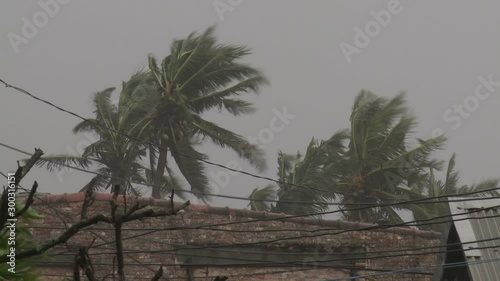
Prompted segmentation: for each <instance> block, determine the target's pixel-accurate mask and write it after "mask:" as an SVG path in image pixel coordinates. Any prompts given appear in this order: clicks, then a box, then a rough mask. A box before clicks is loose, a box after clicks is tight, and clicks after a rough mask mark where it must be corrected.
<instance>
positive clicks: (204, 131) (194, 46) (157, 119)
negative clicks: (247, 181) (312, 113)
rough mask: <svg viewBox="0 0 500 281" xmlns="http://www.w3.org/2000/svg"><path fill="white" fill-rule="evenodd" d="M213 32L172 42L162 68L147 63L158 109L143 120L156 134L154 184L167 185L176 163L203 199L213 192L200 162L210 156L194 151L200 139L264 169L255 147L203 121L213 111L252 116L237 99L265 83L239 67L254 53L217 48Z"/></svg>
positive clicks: (237, 48)
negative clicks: (171, 164)
mask: <svg viewBox="0 0 500 281" xmlns="http://www.w3.org/2000/svg"><path fill="white" fill-rule="evenodd" d="M213 32H214V28H213V27H212V28H209V29H207V30H206V31H205V32H203V33H201V34H196V33H192V34H190V35H189V36H188V37H187V38H186V39H183V40H176V41H174V42H173V44H172V45H171V48H170V51H171V54H170V55H169V56H167V57H166V58H165V59H163V61H162V62H161V64H159V65H158V63H157V62H156V60H155V59H154V58H153V57H152V56H150V57H149V70H150V75H151V79H152V81H153V84H154V87H155V88H154V90H152V91H150V92H148V93H147V100H148V101H149V102H151V101H153V103H154V104H156V106H154V107H151V108H150V112H149V113H148V114H147V115H146V116H145V117H144V118H145V120H146V122H145V126H148V127H151V128H154V130H150V131H154V134H152V135H150V139H149V142H150V143H152V144H153V145H152V146H150V147H149V148H148V150H149V156H150V163H151V167H150V168H151V172H152V175H153V176H152V179H153V183H154V184H155V185H159V184H160V183H161V182H162V181H163V180H162V178H163V174H164V173H165V172H166V171H167V170H168V161H167V160H168V159H169V158H170V157H172V158H173V160H174V161H175V163H176V164H177V167H178V168H179V170H180V172H181V173H182V175H183V176H184V178H185V179H186V180H187V182H188V183H189V184H190V185H191V190H192V191H193V192H194V193H195V195H196V196H197V197H198V198H202V199H206V198H207V197H206V195H205V193H206V192H208V191H209V190H210V189H209V186H208V179H207V177H206V175H205V173H204V163H203V162H202V161H201V160H205V159H207V155H205V154H204V153H201V152H199V151H197V150H196V149H195V145H196V141H197V140H198V139H200V138H201V140H203V139H205V138H208V139H210V140H211V141H212V142H213V143H215V144H217V145H219V146H221V147H228V148H231V149H232V150H234V151H235V152H236V153H238V155H239V156H240V157H242V158H244V159H247V160H248V161H249V162H250V163H251V164H252V165H253V166H254V167H256V168H257V169H258V170H259V171H263V170H264V169H265V161H264V158H263V153H262V151H260V150H259V149H258V148H257V147H256V146H255V145H251V144H250V143H249V142H248V141H246V140H245V139H244V138H243V137H241V136H240V135H238V134H236V133H234V132H232V131H229V130H227V129H224V128H222V127H220V126H218V125H217V124H215V123H213V122H210V121H208V120H206V119H204V118H203V117H202V114H203V113H205V112H207V111H210V110H212V109H218V110H219V111H221V110H222V109H225V110H226V111H227V112H228V113H230V114H232V115H234V116H238V115H240V114H247V113H251V112H254V108H253V107H252V104H251V103H250V102H247V101H244V100H241V99H239V98H238V97H239V96H241V95H242V94H246V93H249V92H254V93H257V92H258V89H259V87H260V86H261V85H263V84H265V83H267V80H266V79H265V78H264V77H263V75H262V74H261V73H260V72H259V71H258V70H256V69H254V68H252V67H250V66H248V65H246V64H243V63H241V62H239V60H240V59H241V58H243V57H244V56H246V55H248V54H249V53H250V52H249V50H248V49H247V48H245V47H242V46H233V45H221V44H217V42H216V38H215V37H214V34H213ZM152 196H153V197H154V198H158V197H159V196H160V189H159V188H153V192H152Z"/></svg>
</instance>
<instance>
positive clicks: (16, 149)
mask: <svg viewBox="0 0 500 281" xmlns="http://www.w3.org/2000/svg"><path fill="white" fill-rule="evenodd" d="M0 146H3V147H5V148H7V149H11V150H13V151H17V152H19V153H21V154H24V155H31V153H29V152H27V151H25V150H22V149H19V148H16V147H13V146H11V145H7V144H5V143H2V142H0ZM46 161H47V162H51V163H54V164H57V165H60V166H64V167H67V168H69V169H74V170H77V171H80V172H83V173H87V174H92V175H98V176H103V177H107V178H109V179H115V180H121V181H126V182H128V183H135V184H138V185H142V186H147V187H158V188H162V186H159V185H154V184H150V183H143V182H138V181H133V180H128V179H124V178H119V177H112V176H110V175H105V174H101V173H98V172H93V171H89V170H85V169H83V168H79V167H75V166H72V165H69V164H65V163H57V162H55V161H51V160H46ZM178 190H179V191H182V192H186V193H191V194H199V195H207V196H212V197H221V198H229V199H235V200H243V201H262V202H271V203H272V202H274V203H277V202H280V203H290V204H306V205H308V204H322V205H328V206H368V207H367V208H375V207H385V206H389V205H392V204H400V203H402V204H406V203H411V204H446V203H448V202H463V201H468V199H455V200H446V201H430V200H433V199H444V198H447V197H461V196H468V195H475V194H481V193H485V192H493V191H497V190H500V188H492V189H487V190H483V191H473V192H468V193H461V194H450V195H442V196H436V197H426V198H422V199H416V200H410V201H393V202H385V203H384V204H380V203H376V204H373V203H363V202H360V203H318V202H304V201H286V200H267V199H259V200H253V199H249V198H245V197H239V196H231V195H223V194H214V193H202V192H194V191H191V190H187V189H178ZM476 200H489V198H488V197H482V198H481V197H478V199H476ZM427 201H429V202H427ZM353 210H355V209H344V210H343V211H344V212H348V211H353Z"/></svg>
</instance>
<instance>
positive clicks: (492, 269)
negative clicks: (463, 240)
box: [466, 209, 500, 281]
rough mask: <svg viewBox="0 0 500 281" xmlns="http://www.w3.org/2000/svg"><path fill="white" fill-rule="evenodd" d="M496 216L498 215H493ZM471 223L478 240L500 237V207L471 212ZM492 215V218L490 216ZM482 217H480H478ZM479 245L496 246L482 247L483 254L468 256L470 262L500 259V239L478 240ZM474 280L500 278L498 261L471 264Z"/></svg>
mask: <svg viewBox="0 0 500 281" xmlns="http://www.w3.org/2000/svg"><path fill="white" fill-rule="evenodd" d="M492 216H496V217H492ZM468 217H469V218H470V224H471V226H472V230H473V232H474V236H475V237H476V240H486V239H494V238H499V237H500V211H499V210H498V209H489V210H486V211H484V210H482V211H479V210H478V212H474V213H472V214H469V215H468ZM488 217H490V218H488ZM478 218H480V219H478ZM477 246H478V247H479V248H482V247H496V248H489V249H481V250H480V253H481V256H479V257H478V256H468V255H467V252H466V256H467V260H468V261H469V262H474V261H481V260H490V259H500V239H496V240H492V241H485V242H478V243H477ZM469 268H470V271H471V274H472V276H473V279H474V281H476V280H477V281H481V280H500V266H499V264H498V262H487V263H479V264H475V265H471V266H469Z"/></svg>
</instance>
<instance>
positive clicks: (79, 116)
mask: <svg viewBox="0 0 500 281" xmlns="http://www.w3.org/2000/svg"><path fill="white" fill-rule="evenodd" d="M0 82H2V83H3V84H4V85H5V87H7V88H12V89H14V90H16V91H18V92H20V93H22V94H25V95H27V96H29V97H31V98H33V99H35V100H37V101H40V102H43V103H45V104H47V105H49V106H51V107H53V108H56V109H57V110H59V111H62V112H64V113H67V114H70V115H71V116H74V117H76V118H78V119H81V120H83V121H85V122H88V123H91V124H94V125H96V126H99V127H101V128H104V129H106V130H108V131H110V132H114V133H117V134H120V135H123V136H125V137H127V138H129V139H131V140H134V141H136V142H139V143H143V144H147V145H150V146H152V147H156V148H160V149H163V150H170V151H172V152H175V153H176V154H178V155H181V156H183V157H186V158H190V159H193V160H197V161H200V162H203V163H205V164H208V165H212V166H216V167H220V168H223V169H226V170H229V171H232V172H236V173H240V174H244V175H247V176H250V177H254V178H258V179H263V180H267V181H271V182H274V183H276V184H285V185H289V186H295V187H300V188H305V189H309V190H315V191H320V192H326V193H329V192H331V191H329V190H324V189H321V188H316V187H311V186H304V185H300V184H295V183H287V182H282V181H279V180H275V179H273V178H270V177H266V176H260V175H256V174H252V173H249V172H246V171H242V170H238V169H233V168H231V167H228V166H225V165H222V164H218V163H215V162H212V161H209V160H206V159H202V158H198V157H194V156H191V155H189V154H185V153H182V152H179V151H175V150H173V149H171V148H167V147H162V146H160V145H157V144H154V143H151V142H149V141H144V140H141V139H138V138H136V137H134V136H130V135H128V134H125V133H123V132H120V131H117V130H115V129H111V128H108V127H106V126H103V125H101V124H99V123H96V122H93V121H92V120H89V119H87V118H85V117H83V116H81V115H79V114H77V113H74V112H72V111H69V110H66V109H64V108H62V107H60V106H57V105H55V104H54V103H52V102H50V101H47V100H45V99H42V98H39V97H37V96H35V95H33V94H31V93H30V92H28V91H26V90H24V89H22V88H19V87H17V86H14V85H11V84H9V83H7V82H5V81H4V80H3V79H1V78H0ZM335 193H338V194H342V195H350V196H357V197H364V198H372V199H389V200H392V199H391V198H381V197H376V196H368V195H360V194H352V193H348V192H342V191H335ZM193 194H200V193H197V192H194V193H193Z"/></svg>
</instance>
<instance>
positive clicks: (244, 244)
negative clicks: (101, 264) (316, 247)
mask: <svg viewBox="0 0 500 281" xmlns="http://www.w3.org/2000/svg"><path fill="white" fill-rule="evenodd" d="M498 207H499V206H494V207H491V208H487V209H494V208H498ZM482 210H486V209H482ZM482 210H479V211H482ZM479 211H478V210H473V211H469V212H464V213H459V214H454V215H445V216H438V217H433V218H430V219H424V220H414V221H410V222H405V223H400V224H393V225H374V226H369V227H363V228H359V229H346V230H341V231H338V232H335V233H318V234H313V235H298V236H287V237H280V238H275V239H269V240H261V241H257V242H247V243H233V244H221V245H204V246H196V247H185V246H184V247H179V248H176V249H173V250H165V251H162V252H175V251H178V250H184V249H207V248H228V247H235V246H252V245H259V244H269V243H276V242H281V241H287V240H296V239H301V238H312V237H321V236H327V235H332V236H334V235H340V234H343V233H349V232H359V231H369V230H382V229H388V228H392V227H400V226H406V225H408V224H409V223H415V222H427V223H419V226H425V225H434V224H442V223H451V222H457V221H464V220H480V219H487V218H497V217H500V215H493V216H484V217H472V218H461V219H455V220H445V221H439V222H433V223H432V222H428V221H432V220H436V219H442V218H446V217H453V216H462V215H467V214H472V213H475V212H479ZM245 222H247V221H244V222H242V223H245ZM196 228H200V227H197V226H192V227H171V228H170V229H168V230H181V229H182V230H186V229H196ZM158 231H163V229H162V230H156V231H155V230H153V231H148V232H145V233H141V234H137V235H132V236H128V237H124V238H122V240H127V239H132V238H136V237H139V236H144V235H148V234H151V233H155V232H158ZM249 232H251V231H250V230H249ZM106 244H109V243H101V244H98V245H96V247H99V246H103V245H106ZM159 251H160V250H159Z"/></svg>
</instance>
